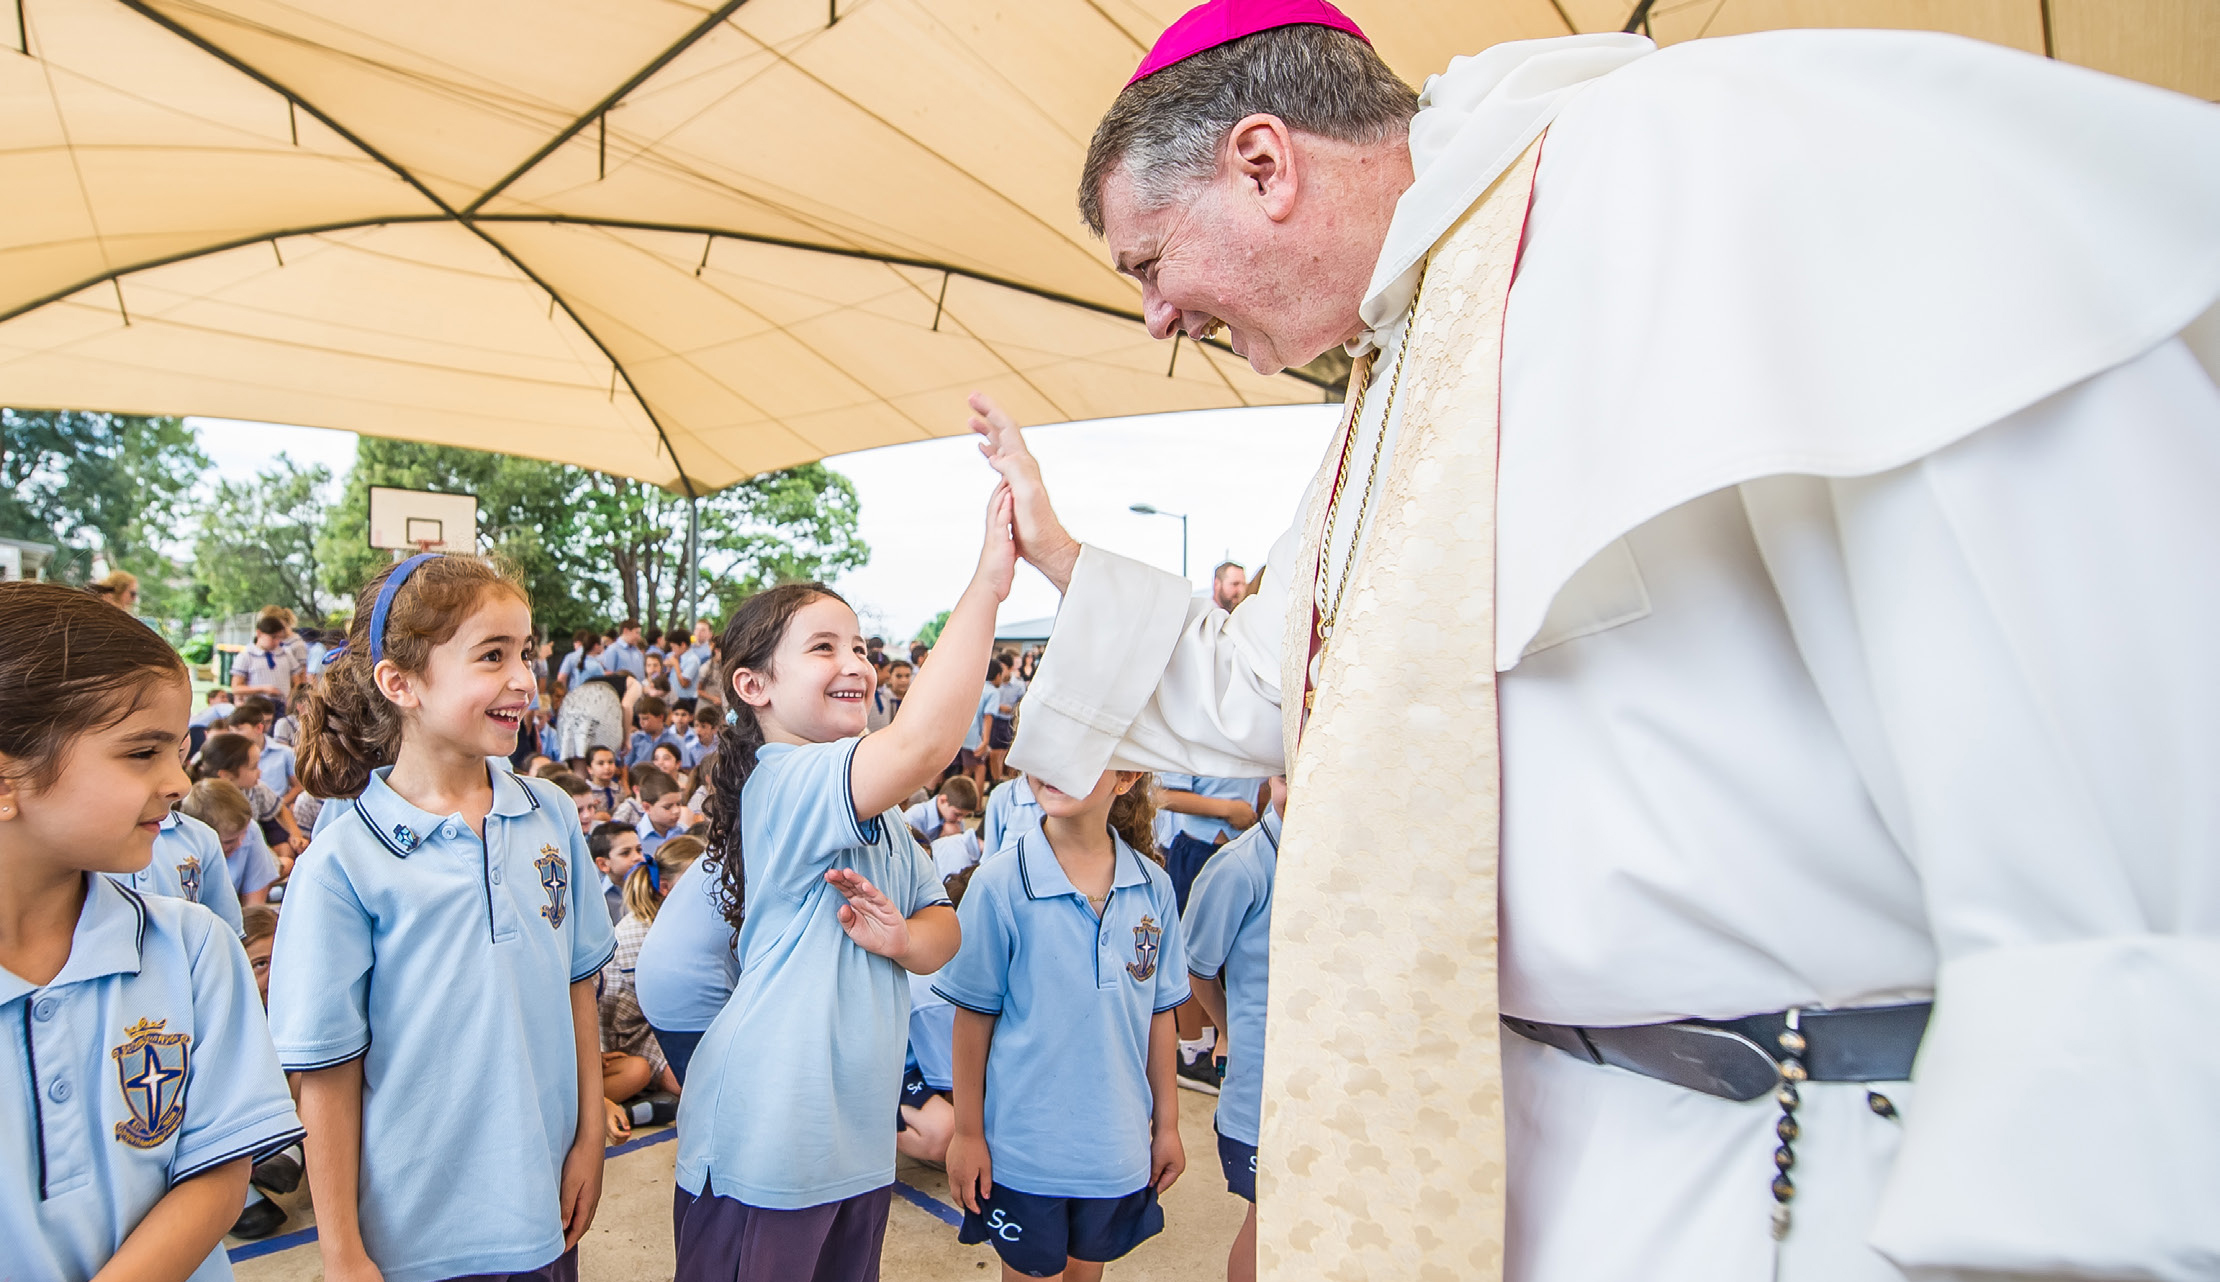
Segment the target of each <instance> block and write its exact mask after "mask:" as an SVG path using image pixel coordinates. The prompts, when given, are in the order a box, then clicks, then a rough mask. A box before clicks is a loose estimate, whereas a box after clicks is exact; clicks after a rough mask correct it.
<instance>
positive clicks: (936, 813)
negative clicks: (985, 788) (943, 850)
mask: <svg viewBox="0 0 2220 1282" xmlns="http://www.w3.org/2000/svg"><path fill="white" fill-rule="evenodd" d="M978 813H979V785H978V784H975V783H973V782H972V781H971V780H969V779H967V778H965V777H964V776H962V775H954V776H951V777H950V778H949V780H948V782H946V783H944V784H942V785H941V786H940V791H939V792H938V793H936V794H934V795H933V796H932V797H931V798H929V799H927V800H925V801H921V802H919V803H918V804H916V805H914V806H911V807H910V808H909V809H907V810H905V811H903V812H902V818H903V819H904V820H905V821H906V822H907V823H908V824H909V826H910V828H911V830H912V831H914V832H916V833H917V835H918V837H919V838H920V839H922V840H923V841H924V843H925V844H926V845H928V846H929V845H931V844H933V843H934V842H936V841H939V840H940V839H941V838H942V837H945V836H948V835H949V834H951V833H957V832H962V831H963V830H964V820H966V819H969V818H971V817H972V816H973V815H976V814H978Z"/></svg>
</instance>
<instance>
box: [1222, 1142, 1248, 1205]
mask: <svg viewBox="0 0 2220 1282" xmlns="http://www.w3.org/2000/svg"><path fill="white" fill-rule="evenodd" d="M1218 1165H1219V1166H1221V1167H1223V1168H1224V1169H1225V1172H1226V1192H1228V1193H1238V1194H1240V1195H1241V1196H1242V1197H1243V1198H1246V1199H1247V1200H1249V1201H1251V1202H1254V1201H1256V1145H1254V1144H1243V1143H1242V1142H1241V1141H1239V1140H1237V1139H1234V1138H1233V1137H1232V1136H1230V1135H1228V1134H1226V1133H1225V1132H1224V1131H1220V1132H1218Z"/></svg>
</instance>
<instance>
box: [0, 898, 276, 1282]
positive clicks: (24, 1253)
mask: <svg viewBox="0 0 2220 1282" xmlns="http://www.w3.org/2000/svg"><path fill="white" fill-rule="evenodd" d="M0 1081H5V1083H6V1085H5V1086H4V1087H0V1154H5V1160H0V1276H5V1277H8V1278H11V1279H13V1278H23V1279H34V1278H36V1279H48V1278H54V1279H68V1280H69V1282H83V1280H84V1279H87V1278H90V1277H92V1276H93V1275H94V1274H95V1273H98V1272H99V1271H100V1269H101V1267H102V1266H103V1265H105V1264H106V1263H107V1262H108V1257H110V1256H111V1255H114V1254H115V1252H116V1249H117V1248H118V1247H120V1246H122V1245H123V1241H124V1239H125V1238H127V1237H129V1236H130V1235H131V1231H132V1230H133V1229H135V1228H137V1227H138V1225H139V1221H140V1220H142V1219H144V1218H146V1215H147V1212H149V1211H151V1210H153V1209H154V1205H155V1203H157V1202H159V1201H161V1200H162V1197H163V1196H164V1195H165V1194H167V1193H168V1192H169V1191H170V1188H171V1186H173V1185H175V1184H176V1183H177V1182H178V1181H180V1180H183V1179H186V1178H188V1177H190V1176H193V1175H198V1174H200V1173H201V1172H203V1171H207V1170H211V1169H213V1168H215V1167H218V1166H222V1165H224V1164H226V1163H228V1162H235V1161H237V1160H239V1159H240V1158H260V1157H264V1156H266V1155H268V1154H270V1153H274V1152H276V1151H277V1150H279V1149H281V1148H283V1147H285V1146H286V1145H287V1144H290V1143H292V1142H293V1141H294V1140H296V1139H299V1138H300V1135H301V1125H300V1122H299V1120H298V1119H297V1118H295V1117H294V1115H293V1098H292V1096H291V1095H289V1094H287V1093H286V1089H285V1075H284V1074H283V1073H281V1072H279V1071H278V1062H277V1056H276V1055H274V1054H272V1053H271V1050H270V1035H269V1032H268V1031H267V1029H266V1027H265V1025H264V1023H263V1019H262V999H261V998H260V997H259V996H258V995H257V994H256V993H255V987H254V968H253V967H251V966H249V965H248V964H247V954H246V952H245V951H244V950H243V949H241V948H240V947H239V936H238V935H237V934H236V933H235V932H233V931H232V930H231V929H230V928H229V927H227V926H226V925H225V924H224V923H223V922H221V921H219V920H217V918H216V915H215V914H214V913H211V912H209V911H208V910H207V909H204V908H202V907H201V906H200V905H198V904H194V903H187V902H186V901H184V900H181V899H171V898H166V897H162V896H153V895H141V894H138V893H137V892H135V891H132V890H129V889H126V888H125V887H123V886H121V885H119V884H117V883H116V882H115V881H112V880H110V879H109V878H107V877H104V876H87V877H86V878H85V905H84V907H83V908H82V909H80V910H79V911H78V914H77V930H76V933H75V935H74V936H72V938H71V939H70V945H69V960H68V962H66V963H64V965H63V966H62V970H61V973H60V974H58V975H56V976H55V977H54V978H53V980H52V981H51V982H50V983H47V984H45V985H44V986H42V987H36V988H34V987H32V986H31V985H30V984H27V983H25V982H24V981H23V980H22V979H20V978H18V977H16V976H15V975H13V974H11V973H9V972H8V971H6V970H0ZM191 1276H192V1280H193V1282H227V1280H228V1279H229V1278H230V1277H231V1264H230V1262H229V1260H227V1259H226V1258H225V1255H224V1249H223V1247H222V1246H218V1247H216V1248H215V1249H214V1250H213V1251H210V1252H209V1253H208V1258H207V1259H205V1260H203V1261H201V1263H200V1267H199V1268H197V1269H195V1270H193V1273H192V1275H191Z"/></svg>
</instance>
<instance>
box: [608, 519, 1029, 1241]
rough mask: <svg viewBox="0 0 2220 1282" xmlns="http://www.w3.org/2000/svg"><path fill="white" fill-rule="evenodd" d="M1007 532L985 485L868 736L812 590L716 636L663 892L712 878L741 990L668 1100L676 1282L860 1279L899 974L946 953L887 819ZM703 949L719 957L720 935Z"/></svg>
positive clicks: (853, 648)
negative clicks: (672, 1112) (969, 531)
mask: <svg viewBox="0 0 2220 1282" xmlns="http://www.w3.org/2000/svg"><path fill="white" fill-rule="evenodd" d="M1009 521H1010V511H1009V492H1008V490H1007V489H997V491H996V493H995V496H994V499H993V500H992V502H991V503H990V504H989V510H988V517H987V532H986V541H985V547H984V548H982V549H981V551H980V554H979V565H978V569H977V571H976V572H975V573H974V574H973V576H972V579H971V584H970V586H969V587H967V588H966V589H965V590H964V594H963V598H962V599H961V600H959V601H958V602H957V603H956V608H955V609H954V611H952V612H951V613H950V615H949V618H948V622H947V625H946V626H945V627H944V628H943V629H942V631H941V634H940V643H939V645H938V647H936V648H935V650H934V659H933V662H932V663H931V664H929V665H927V667H926V669H925V671H924V672H923V673H922V674H920V675H919V676H918V678H917V683H916V685H915V686H913V687H912V688H911V690H910V695H909V698H908V699H907V700H906V701H905V702H904V703H903V704H902V709H901V711H900V712H899V713H897V714H896V715H895V718H894V720H893V721H892V722H891V723H890V724H888V725H887V727H886V728H885V729H883V730H880V731H877V732H876V733H874V734H872V735H870V736H869V737H865V736H864V727H865V722H866V717H867V714H868V711H869V709H870V707H871V694H872V685H873V680H874V677H873V672H872V668H871V662H870V659H869V657H868V654H867V651H866V648H865V645H864V639H863V630H862V628H861V627H860V626H859V625H858V624H857V622H856V614H855V611H854V610H852V609H850V608H849V607H848V603H847V602H846V601H843V600H842V599H841V598H840V597H839V596H838V595H836V594H834V593H833V591H832V590H831V589H830V588H827V587H824V586H823V585H821V584H814V583H802V584H789V585H787V586H783V587H777V588H772V589H770V590H768V591H765V592H761V593H758V594H756V595H755V596H753V597H751V598H749V599H748V601H747V602H746V603H745V604H743V605H742V606H741V607H740V608H739V609H738V610H737V611H735V612H734V614H733V616H732V618H731V620H730V621H729V622H728V623H727V624H726V626H725V631H724V637H723V640H722V650H723V653H724V655H725V662H726V665H727V666H726V669H725V672H724V674H723V677H724V680H723V685H724V688H725V689H727V690H729V691H730V692H731V695H732V700H733V703H732V706H733V709H734V713H735V716H734V718H733V720H732V721H731V722H730V723H729V724H728V725H727V726H726V727H725V729H724V732H723V734H722V735H721V736H720V738H719V740H718V743H717V756H716V765H715V768H714V770H713V771H712V781H711V791H710V796H709V799H708V806H709V815H710V851H711V855H710V856H709V857H705V859H704V862H703V863H702V865H701V866H700V867H697V868H696V869H695V870H694V871H693V872H691V873H689V874H688V875H687V877H686V879H685V880H684V881H682V882H681V883H680V886H679V894H680V895H681V896H684V895H686V894H687V889H688V883H692V882H694V881H695V880H696V879H697V878H712V879H714V881H713V882H712V881H705V882H703V884H702V887H700V889H709V888H713V889H714V890H715V891H716V897H717V902H718V906H719V907H720V908H721V909H722V912H723V916H724V920H725V922H727V923H729V925H730V928H731V929H733V930H737V931H738V932H739V936H738V951H739V978H738V981H737V986H736V987H735V988H734V989H733V990H732V995H731V996H730V998H728V999H727V1000H726V1002H725V1004H724V1007H723V1009H722V1010H721V1011H720V1012H719V1013H718V1015H717V1017H716V1019H715V1020H714V1021H712V1022H711V1023H710V1025H709V1028H708V1031H707V1032H705V1033H704V1034H703V1035H702V1039H701V1042H700V1045H699V1047H698V1048H697V1049H696V1051H695V1053H694V1057H693V1060H692V1064H691V1066H690V1069H689V1073H688V1076H687V1079H686V1093H685V1094H684V1096H682V1097H681V1102H680V1105H679V1117H678V1131H679V1136H678V1185H679V1189H678V1195H677V1203H678V1204H677V1224H678V1277H679V1278H680V1279H681V1280H682V1282H697V1280H704V1279H719V1280H720V1282H724V1280H727V1279H764V1280H765V1282H773V1280H776V1282H787V1280H789V1279H795V1278H810V1279H814V1280H815V1282H846V1280H850V1279H856V1280H861V1279H875V1278H877V1277H878V1274H879V1249H880V1244H881V1242H882V1241H883V1239H884V1237H885V1234H886V1218H887V1207H888V1204H889V1201H890V1197H891V1194H892V1191H893V1183H894V1153H895V1127H894V1126H893V1125H891V1123H892V1122H893V1121H894V1117H893V1110H892V1107H891V1103H892V1101H893V1100H895V1099H896V1097H897V1093H898V1092H899V1091H900V1089H901V1085H902V1066H903V1052H904V1049H905V1047H906V1045H907V1043H908V1031H909V1016H910V988H909V982H908V978H907V975H908V974H909V973H916V974H924V973H930V972H932V971H935V970H938V969H940V967H941V965H942V963H944V962H946V961H947V960H948V959H949V958H950V957H951V956H954V955H955V952H956V946H957V943H958V934H957V927H956V914H955V911H954V910H953V909H951V908H950V907H949V906H948V896H947V893H946V892H945V891H943V890H942V889H941V884H940V878H939V876H938V875H936V874H935V872H934V870H933V861H932V859H931V858H930V857H929V856H927V855H926V853H925V852H924V851H923V850H920V849H919V848H918V846H917V843H916V841H915V840H914V839H912V838H911V836H910V833H909V828H908V826H907V825H906V824H904V823H903V822H902V817H901V813H900V812H899V811H898V810H897V809H896V808H895V807H896V806H898V805H899V804H900V803H901V801H902V800H903V799H904V798H905V797H907V796H908V795H909V794H910V793H912V792H914V791H916V790H917V789H918V788H919V787H920V786H922V785H924V784H926V783H929V782H930V781H931V780H933V779H934V778H935V777H936V776H937V775H938V774H939V773H940V770H941V768H942V767H943V766H944V765H946V764H947V762H948V760H949V759H950V758H951V757H953V756H954V755H955V752H956V747H957V745H958V744H959V743H961V742H962V740H963V736H964V730H965V727H966V725H967V723H968V722H969V720H970V718H971V714H972V710H973V709H974V708H975V707H976V706H977V699H978V689H979V686H978V677H979V673H980V672H981V671H982V670H983V668H984V666H985V664H986V658H987V647H988V645H989V644H990V643H991V641H992V639H993V635H994V612H995V607H996V605H998V604H999V603H1000V602H1001V600H1002V598H1003V597H1004V596H1006V595H1008V593H1009V590H1010V574H1011V571H1012V570H1013V569H1014V568H1015V565H1016V548H1015V545H1014V543H1013V542H1012V541H1011V537H1010V533H1009ZM712 860H713V861H714V862H712ZM717 934H718V935H719V936H722V938H716V939H714V940H711V941H709V943H710V945H711V946H713V947H716V948H717V949H719V950H720V951H721V949H722V947H723V946H724V943H725V940H726V939H729V938H731V936H730V935H729V934H728V933H727V932H726V931H719V932H717ZM651 942H652V939H651Z"/></svg>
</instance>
